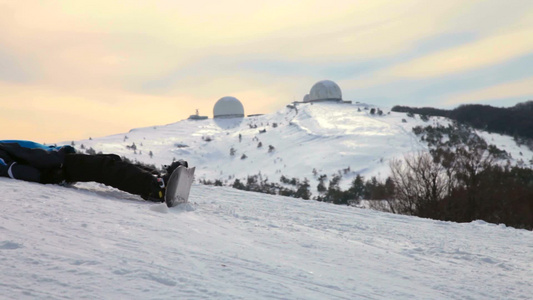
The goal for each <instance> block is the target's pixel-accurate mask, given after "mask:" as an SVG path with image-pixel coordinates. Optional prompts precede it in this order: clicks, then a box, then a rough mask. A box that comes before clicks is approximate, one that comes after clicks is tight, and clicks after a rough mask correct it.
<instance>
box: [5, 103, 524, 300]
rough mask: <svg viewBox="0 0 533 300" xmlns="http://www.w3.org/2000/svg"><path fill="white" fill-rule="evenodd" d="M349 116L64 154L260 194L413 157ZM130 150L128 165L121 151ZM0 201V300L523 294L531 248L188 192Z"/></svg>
mask: <svg viewBox="0 0 533 300" xmlns="http://www.w3.org/2000/svg"><path fill="white" fill-rule="evenodd" d="M365 107H367V106H366V105H363V104H357V105H348V104H333V103H320V104H318V103H317V104H314V105H310V104H306V105H300V106H298V107H297V108H298V109H297V110H296V109H293V108H286V109H283V110H281V111H279V112H277V113H275V114H271V115H264V116H258V117H253V118H246V119H244V120H243V122H242V123H240V124H228V122H232V121H227V120H226V121H225V122H222V123H224V124H217V123H215V122H214V121H213V120H203V121H193V120H183V121H180V122H177V123H174V124H169V125H165V126H155V127H149V128H140V129H134V130H132V131H131V132H129V133H125V134H118V135H114V136H109V137H103V138H94V139H91V140H84V141H75V144H76V147H77V148H81V145H83V147H84V148H86V149H87V148H90V147H92V148H93V149H95V150H96V151H103V152H112V153H118V154H121V155H125V156H127V157H129V158H132V159H137V160H139V161H143V162H147V163H154V164H156V165H160V164H168V163H169V162H170V161H172V159H173V158H176V159H178V158H184V159H187V160H188V161H189V162H190V163H191V164H192V165H195V166H196V167H197V174H198V176H199V178H205V179H219V178H222V179H225V180H227V179H228V177H231V178H234V177H235V178H239V177H245V176H247V175H254V174H258V173H259V172H261V174H263V176H268V177H269V178H270V179H271V181H276V180H277V177H279V176H281V175H282V174H283V175H285V176H290V177H293V176H294V177H298V178H301V179H303V178H304V177H307V178H308V179H310V180H315V179H314V177H313V168H316V169H317V171H318V172H319V173H321V174H328V175H329V174H331V173H335V172H337V171H339V170H343V169H346V168H348V167H349V168H350V171H349V172H348V174H346V175H345V178H349V177H350V176H355V174H356V173H361V174H362V175H365V176H371V175H376V176H386V175H387V174H388V167H387V161H388V160H389V159H390V158H393V157H401V156H402V155H403V154H404V153H408V152H412V151H419V150H422V151H423V150H424V149H425V146H424V145H423V144H421V143H419V141H418V139H417V138H416V136H414V135H413V134H412V133H411V128H412V127H413V126H416V125H422V124H428V123H424V122H423V121H421V120H419V118H416V119H413V118H408V117H407V116H405V115H404V114H397V113H390V114H387V112H388V111H387V110H383V111H384V112H385V114H384V115H383V116H377V115H375V116H374V115H370V113H369V110H365ZM359 110H360V111H359ZM402 119H406V122H405V123H404V122H402ZM429 122H441V123H442V124H444V123H445V122H447V120H444V119H441V120H437V119H431V120H430V121H429ZM274 124H275V125H274ZM219 125H222V128H221V127H220V126H219ZM256 126H257V127H256ZM265 129H266V132H264V133H259V131H260V130H261V131H263V130H265ZM481 134H482V135H483V136H484V137H485V138H486V139H487V140H488V141H489V143H493V144H496V145H497V146H498V147H500V148H503V149H504V150H506V151H507V152H509V153H511V155H512V156H513V157H514V158H518V157H524V160H526V158H530V157H532V156H533V155H532V153H531V152H528V151H529V150H527V149H525V147H523V148H520V147H518V146H516V145H515V144H514V142H513V141H512V139H511V138H510V137H505V136H499V135H490V134H488V133H481ZM239 135H240V136H241V139H240V140H239ZM208 140H210V141H208ZM259 142H261V143H262V145H263V146H262V147H261V148H258V147H257V145H258V144H259ZM69 143H70V141H69ZM133 143H135V145H136V148H137V149H136V150H135V152H136V154H135V153H134V152H133V149H131V147H129V148H127V147H126V146H132V145H133ZM269 145H272V146H274V148H275V149H274V150H273V151H271V152H269V151H268V148H269V147H268V146H269ZM231 148H234V149H235V150H236V154H235V155H234V156H230V149H231ZM150 151H151V152H152V157H151V156H150ZM520 152H522V155H520ZM243 154H246V156H247V158H246V159H241V157H242V155H243ZM229 182H231V180H229ZM0 199H1V202H2V204H1V206H0V209H1V211H2V213H1V215H0V261H1V264H0V299H529V298H530V297H531V294H532V293H533V263H532V262H533V251H532V249H533V233H532V232H531V231H527V230H517V229H513V228H508V227H505V226H503V225H494V224H488V223H485V222H482V221H475V222H472V223H466V224H458V223H452V222H442V221H434V220H428V219H421V218H416V217H408V216H401V215H393V214H387V213H382V212H377V211H372V210H368V209H360V208H355V207H347V206H338V205H332V204H328V203H322V202H316V201H305V200H300V199H294V198H287V197H282V196H273V195H266V194H258V193H251V192H244V191H239V190H235V189H232V188H229V187H213V186H205V185H200V184H195V185H193V189H192V191H191V197H190V203H189V204H185V205H181V206H178V207H175V208H172V209H168V208H166V206H165V205H164V204H161V205H158V204H153V203H150V202H145V201H142V200H141V199H140V198H139V197H137V196H133V195H130V194H127V193H124V192H121V191H118V190H116V189H113V188H109V187H106V186H103V185H99V184H95V183H78V184H76V185H75V186H74V187H70V188H64V187H60V186H55V185H41V184H35V183H28V182H22V181H16V180H11V179H9V178H0Z"/></svg>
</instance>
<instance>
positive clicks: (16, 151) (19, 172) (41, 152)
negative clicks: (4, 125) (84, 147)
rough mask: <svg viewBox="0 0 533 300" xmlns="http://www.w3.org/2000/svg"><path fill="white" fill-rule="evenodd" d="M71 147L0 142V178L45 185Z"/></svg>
mask: <svg viewBox="0 0 533 300" xmlns="http://www.w3.org/2000/svg"><path fill="white" fill-rule="evenodd" d="M75 152H76V150H75V149H74V148H73V147H71V146H59V147H58V146H45V145H42V144H39V143H35V142H31V141H22V140H0V176H4V177H11V178H14V179H22V180H26V181H33V182H42V183H46V182H48V181H49V179H50V176H51V175H50V174H55V173H56V172H58V171H59V170H60V169H61V167H62V165H63V162H64V159H65V154H67V153H75Z"/></svg>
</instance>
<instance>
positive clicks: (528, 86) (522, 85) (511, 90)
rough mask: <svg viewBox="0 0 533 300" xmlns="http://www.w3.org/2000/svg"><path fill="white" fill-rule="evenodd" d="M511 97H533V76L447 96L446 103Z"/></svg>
mask: <svg viewBox="0 0 533 300" xmlns="http://www.w3.org/2000/svg"><path fill="white" fill-rule="evenodd" d="M511 97H523V98H524V100H527V99H533V77H529V78H525V79H521V80H517V81H513V82H506V83H502V84H498V85H494V86H490V87H486V88H483V89H478V90H475V91H469V92H465V93H460V94H457V95H453V96H451V97H449V98H447V100H446V104H461V103H473V102H482V101H485V102H486V101H490V100H493V99H504V98H511Z"/></svg>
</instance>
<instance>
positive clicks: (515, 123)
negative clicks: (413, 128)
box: [392, 100, 533, 139]
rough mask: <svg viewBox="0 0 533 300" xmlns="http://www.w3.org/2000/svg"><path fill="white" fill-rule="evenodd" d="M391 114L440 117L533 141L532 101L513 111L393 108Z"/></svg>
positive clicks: (482, 107) (468, 106)
mask: <svg viewBox="0 0 533 300" xmlns="http://www.w3.org/2000/svg"><path fill="white" fill-rule="evenodd" d="M392 111H394V112H404V113H413V114H420V115H426V116H440V117H446V118H449V119H452V120H456V121H458V122H461V123H465V124H468V125H470V126H472V127H474V128H477V129H482V130H486V131H489V132H496V133H500V134H506V135H510V136H514V137H515V138H516V137H521V138H527V139H533V100H529V101H526V102H523V103H518V104H516V105H515V106H513V107H508V108H504V107H494V106H490V105H481V104H466V105H461V106H459V107H457V108H455V109H452V110H445V109H438V108H433V107H420V108H418V107H409V106H399V105H397V106H394V107H393V108H392Z"/></svg>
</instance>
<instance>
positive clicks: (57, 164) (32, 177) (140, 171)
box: [0, 140, 187, 202]
mask: <svg viewBox="0 0 533 300" xmlns="http://www.w3.org/2000/svg"><path fill="white" fill-rule="evenodd" d="M180 165H183V166H185V167H187V162H186V161H183V160H179V161H176V162H173V163H172V164H171V165H170V166H168V167H166V168H165V173H163V174H162V173H160V172H158V171H157V170H154V169H150V168H147V167H144V166H139V165H135V164H131V163H127V162H125V161H123V160H122V159H121V158H120V157H119V156H118V155H115V154H97V155H86V154H78V153H76V150H75V149H74V148H73V147H71V146H58V147H55V146H45V145H42V144H39V143H35V142H30V141H18V140H4V141H2V140H0V176H4V177H11V178H13V179H20V180H25V181H32V182H39V183H45V184H46V183H52V184H60V183H73V182H88V181H95V182H99V183H103V184H105V185H109V186H112V187H115V188H117V189H119V190H122V191H125V192H128V193H131V194H135V195H139V196H141V197H142V198H143V199H145V200H149V201H154V202H164V201H165V187H166V184H167V182H168V179H169V178H170V175H171V174H172V172H173V171H174V170H175V169H177V168H178V166H180Z"/></svg>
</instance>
